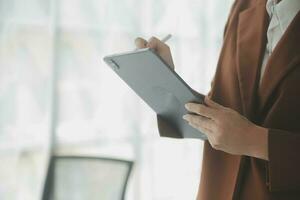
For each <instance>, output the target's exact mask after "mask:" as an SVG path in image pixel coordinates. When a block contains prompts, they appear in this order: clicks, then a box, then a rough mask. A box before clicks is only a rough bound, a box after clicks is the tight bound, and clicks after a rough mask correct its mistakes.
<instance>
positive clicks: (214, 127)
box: [183, 97, 268, 160]
mask: <svg viewBox="0 0 300 200" xmlns="http://www.w3.org/2000/svg"><path fill="white" fill-rule="evenodd" d="M205 104H206V105H203V104H196V103H187V104H186V105H185V106H186V109H187V110H188V111H190V112H192V113H193V114H187V115H184V116H183V118H184V119H185V120H187V121H188V122H189V124H190V125H191V126H193V127H194V128H196V129H198V130H199V131H201V132H202V133H204V134H206V135H207V138H208V141H209V143H210V144H211V146H212V147H213V148H215V149H217V150H222V151H225V152H227V153H230V154H235V155H247V156H252V157H257V158H261V159H265V160H268V130H267V129H265V128H263V127H259V126H256V125H255V124H253V123H252V122H250V121H249V120H247V119H246V118H245V117H243V116H242V115H240V114H239V113H238V112H236V111H234V110H232V109H230V108H226V107H224V106H221V105H220V104H217V103H216V102H214V101H212V100H210V99H209V98H208V97H206V98H205Z"/></svg>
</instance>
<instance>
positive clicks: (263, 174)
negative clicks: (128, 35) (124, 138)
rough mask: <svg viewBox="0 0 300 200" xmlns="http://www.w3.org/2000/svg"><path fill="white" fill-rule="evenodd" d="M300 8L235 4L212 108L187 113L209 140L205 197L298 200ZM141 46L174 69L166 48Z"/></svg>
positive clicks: (296, 4) (290, 1)
mask: <svg viewBox="0 0 300 200" xmlns="http://www.w3.org/2000/svg"><path fill="white" fill-rule="evenodd" d="M299 10H300V1H299V0H282V1H276V0H236V1H235V3H234V4H233V7H232V10H231V12H230V15H229V18H228V21H227V24H226V27H225V34H224V44H223V47H222V51H221V54H220V58H219V62H218V66H217V70H216V74H215V77H214V81H213V84H212V88H211V92H210V94H209V95H208V97H206V99H205V103H206V105H201V104H195V103H187V104H186V108H187V110H188V111H190V112H192V113H194V114H193V115H190V114H188V115H185V116H183V118H184V119H185V120H187V121H188V123H189V124H190V125H191V126H193V127H194V128H196V129H198V130H199V131H201V132H203V133H205V134H206V135H207V137H208V141H206V142H205V145H204V154H203V162H202V163H203V166H202V174H201V181H200V186H199V192H198V199H199V200H215V199H216V200H229V199H238V200H248V199H249V200H259V199H266V200H275V199H276V200H281V199H282V200H293V199H300V12H299ZM135 43H136V45H137V47H138V48H144V47H150V48H153V49H155V50H156V51H157V53H158V54H159V55H160V56H161V57H162V58H163V59H164V60H165V61H166V62H167V63H168V64H169V65H170V66H172V67H173V68H174V65H173V61H172V56H171V52H170V49H169V47H168V46H167V45H166V44H164V43H162V42H161V41H159V40H158V39H156V38H154V37H152V38H151V39H150V40H149V41H148V42H147V41H145V40H144V39H142V38H137V39H136V41H135ZM160 134H161V135H167V133H165V132H164V130H163V129H160Z"/></svg>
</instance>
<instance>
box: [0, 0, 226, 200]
mask: <svg viewBox="0 0 300 200" xmlns="http://www.w3.org/2000/svg"><path fill="white" fill-rule="evenodd" d="M231 3H232V1H231V0H230V1H204V0H186V1H180V0H178V1H174V0H124V1H119V0H61V1H56V0H28V1H16V0H0V162H1V165H0V199H13V200H15V199H22V200H23V199H28V200H31V199H32V200H35V199H39V198H40V196H41V191H42V189H43V182H44V179H45V173H46V166H47V164H48V158H49V155H50V154H51V152H54V153H60V154H64V153H66V154H67V153H72V154H80V155H99V156H109V157H117V158H125V159H131V160H135V163H136V164H135V169H134V173H133V175H132V177H131V180H130V185H129V192H128V195H127V196H128V199H130V200H152V199H155V200H181V199H194V198H195V195H196V192H197V187H198V182H199V177H200V170H201V156H202V142H201V141H198V140H178V139H168V138H160V137H159V135H158V131H157V126H156V118H155V114H154V113H153V112H152V110H151V109H150V108H148V106H147V105H146V104H145V103H144V102H143V101H142V100H141V99H139V98H138V97H137V96H136V95H135V93H134V92H133V91H131V90H130V89H129V88H128V87H127V86H126V85H125V84H124V83H123V82H122V81H121V80H120V79H119V78H118V77H117V76H116V75H115V74H114V73H113V72H112V71H111V69H109V68H108V67H107V66H106V65H105V64H104V63H103V61H102V57H104V56H105V55H107V54H111V53H115V52H122V51H127V50H130V49H133V48H134V46H133V41H134V38H135V37H137V36H143V37H146V38H148V37H150V36H151V35H156V36H157V37H163V36H164V35H166V34H168V33H171V34H173V38H172V39H171V40H170V41H169V42H168V43H169V45H170V46H171V49H172V52H173V58H174V62H175V65H176V71H177V72H178V73H179V74H180V75H181V76H182V77H183V79H184V80H185V81H186V82H188V83H189V84H190V85H191V86H192V87H193V88H194V89H196V90H197V91H199V92H201V93H207V92H208V90H209V88H210V81H211V79H212V76H213V73H214V71H215V66H216V62H217V58H218V53H219V49H220V45H221V42H222V34H223V27H224V24H225V20H226V17H227V15H228V11H229V8H230V4H231Z"/></svg>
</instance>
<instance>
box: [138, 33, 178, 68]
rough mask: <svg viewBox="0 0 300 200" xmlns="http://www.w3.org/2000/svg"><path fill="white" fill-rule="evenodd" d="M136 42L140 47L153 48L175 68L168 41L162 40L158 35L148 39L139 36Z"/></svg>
mask: <svg viewBox="0 0 300 200" xmlns="http://www.w3.org/2000/svg"><path fill="white" fill-rule="evenodd" d="M134 43H135V46H136V47H137V48H138V49H142V48H151V49H153V50H154V51H156V53H157V54H158V55H159V56H160V57H161V58H162V59H163V60H164V61H165V62H166V63H167V64H168V65H169V66H170V67H171V68H172V69H174V68H175V67H174V63H173V59H172V54H171V50H170V47H169V46H168V45H167V44H166V43H164V42H162V41H160V40H159V39H157V38H156V37H151V38H150V39H149V40H148V41H146V40H145V39H143V38H140V37H138V38H136V39H135V41H134Z"/></svg>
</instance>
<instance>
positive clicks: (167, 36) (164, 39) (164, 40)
mask: <svg viewBox="0 0 300 200" xmlns="http://www.w3.org/2000/svg"><path fill="white" fill-rule="evenodd" d="M171 37H172V35H171V34H168V35H166V37H164V38H163V39H161V41H162V42H166V41H168V40H169V39H170V38H171Z"/></svg>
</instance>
